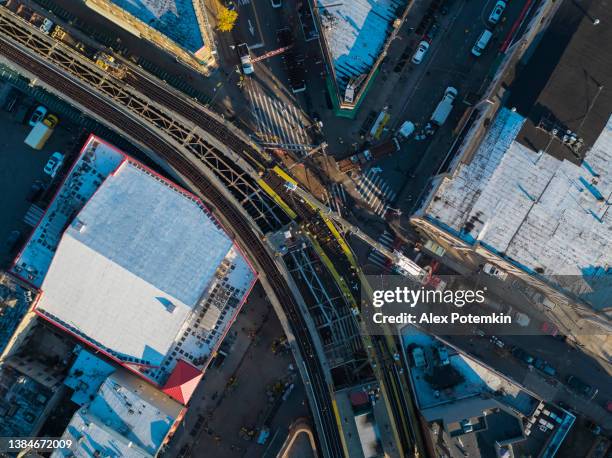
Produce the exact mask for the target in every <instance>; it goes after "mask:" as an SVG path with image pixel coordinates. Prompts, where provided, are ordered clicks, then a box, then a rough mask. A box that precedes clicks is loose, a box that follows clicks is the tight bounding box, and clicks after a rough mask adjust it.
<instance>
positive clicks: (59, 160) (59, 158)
mask: <svg viewBox="0 0 612 458" xmlns="http://www.w3.org/2000/svg"><path fill="white" fill-rule="evenodd" d="M63 163H64V155H63V154H62V153H57V152H55V153H53V154H52V155H51V157H50V158H49V160H48V161H47V164H46V165H45V169H44V171H45V173H46V174H47V175H49V176H50V177H51V178H55V175H56V174H57V171H58V170H59V169H60V167H61V166H62V164H63Z"/></svg>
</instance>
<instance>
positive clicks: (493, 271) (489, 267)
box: [482, 263, 508, 280]
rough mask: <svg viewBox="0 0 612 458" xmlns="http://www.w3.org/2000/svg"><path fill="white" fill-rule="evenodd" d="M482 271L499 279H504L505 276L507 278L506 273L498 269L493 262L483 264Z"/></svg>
mask: <svg viewBox="0 0 612 458" xmlns="http://www.w3.org/2000/svg"><path fill="white" fill-rule="evenodd" d="M482 271H483V272H484V273H485V274H487V275H491V276H492V277H497V278H499V279H500V280H505V279H506V278H508V274H507V273H506V272H504V271H503V270H500V269H498V268H497V267H495V266H494V265H493V264H489V263H487V264H485V265H484V266H483V267H482Z"/></svg>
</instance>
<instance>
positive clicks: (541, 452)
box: [402, 327, 575, 457]
mask: <svg viewBox="0 0 612 458" xmlns="http://www.w3.org/2000/svg"><path fill="white" fill-rule="evenodd" d="M408 329H409V330H408ZM405 331H406V332H404V333H403V335H402V340H403V344H404V347H405V348H406V357H407V360H408V364H409V366H410V371H409V376H410V380H411V385H412V390H413V393H414V397H415V401H416V407H417V408H418V410H419V412H420V414H421V416H422V419H423V420H424V421H425V422H427V424H428V428H427V429H428V430H429V431H430V432H431V433H432V438H431V440H430V442H431V446H432V447H433V448H435V449H436V452H437V453H436V456H437V455H438V454H441V453H440V452H439V451H438V450H437V448H438V447H440V444H445V445H446V446H447V447H451V446H452V448H455V447H457V448H459V449H464V450H465V452H467V453H469V455H470V456H475V457H479V456H482V457H489V456H500V455H496V447H500V446H501V447H502V449H507V450H509V451H510V452H512V451H514V453H516V454H517V456H554V455H555V453H556V452H557V450H558V449H559V446H560V445H561V443H562V442H563V440H564V439H565V437H566V436H567V433H568V431H569V429H570V428H571V427H572V425H573V423H574V421H575V417H574V416H573V415H572V414H570V413H568V412H565V411H564V410H562V409H559V408H556V407H555V406H553V405H551V404H546V403H545V402H543V401H542V400H540V399H538V398H536V397H535V396H533V395H532V394H530V393H528V392H527V391H526V390H525V389H523V387H521V386H519V385H517V384H516V383H514V382H512V381H511V380H509V379H507V378H505V377H502V376H501V375H500V374H498V373H497V372H494V371H493V370H492V369H491V368H489V367H487V366H484V365H483V364H481V363H479V362H478V361H476V360H475V359H473V358H472V357H470V356H468V355H465V354H463V353H460V352H458V351H456V350H455V349H454V348H450V347H448V346H445V345H444V344H443V343H442V342H441V341H439V340H438V339H437V338H435V337H434V336H430V335H428V334H424V333H421V332H419V331H417V330H416V329H415V328H413V327H409V328H407V329H406V330H405ZM416 349H419V350H420V354H421V355H423V358H424V360H423V361H416V360H415V358H414V357H413V354H414V353H415V350H416ZM441 349H444V350H446V352H447V354H448V359H446V360H445V362H444V363H442V362H441V361H440V359H439V356H437V354H439V351H440V350H441ZM543 424H546V425H547V426H546V427H542V428H540V426H541V425H543ZM440 450H444V447H440ZM453 456H454V455H453Z"/></svg>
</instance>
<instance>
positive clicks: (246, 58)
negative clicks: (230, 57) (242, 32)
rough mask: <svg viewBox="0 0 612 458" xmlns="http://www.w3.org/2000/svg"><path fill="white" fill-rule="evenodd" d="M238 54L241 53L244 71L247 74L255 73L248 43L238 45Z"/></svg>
mask: <svg viewBox="0 0 612 458" xmlns="http://www.w3.org/2000/svg"><path fill="white" fill-rule="evenodd" d="M238 54H239V55H240V63H241V64H242V71H243V72H244V74H245V75H252V74H253V73H255V68H254V67H253V61H252V60H251V53H250V52H249V48H248V46H247V45H246V43H242V44H239V45H238Z"/></svg>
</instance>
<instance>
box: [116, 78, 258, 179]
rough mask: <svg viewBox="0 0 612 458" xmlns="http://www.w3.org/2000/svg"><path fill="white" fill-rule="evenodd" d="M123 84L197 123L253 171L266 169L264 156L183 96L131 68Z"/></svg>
mask: <svg viewBox="0 0 612 458" xmlns="http://www.w3.org/2000/svg"><path fill="white" fill-rule="evenodd" d="M123 81H124V82H125V83H127V84H129V85H130V86H132V87H133V88H134V89H137V90H138V91H140V92H142V93H143V94H147V96H148V97H150V98H151V99H152V100H153V101H155V102H157V103H159V104H160V105H163V106H165V107H168V108H170V109H172V110H173V111H175V112H176V113H178V114H180V115H181V116H183V117H184V118H185V119H189V120H191V121H194V122H195V123H197V125H198V126H200V127H202V128H203V129H205V130H206V131H207V132H208V133H209V134H211V135H212V136H213V137H215V138H216V139H217V140H219V141H220V142H221V143H223V144H224V145H226V146H228V147H229V148H230V149H231V150H233V151H236V152H237V153H239V154H241V155H242V156H243V157H244V158H245V159H246V160H247V162H249V164H250V165H251V166H252V167H253V168H254V169H256V170H263V168H264V165H265V164H262V163H261V159H260V157H261V155H260V153H259V152H258V151H257V150H256V149H255V148H253V147H252V146H251V145H249V144H248V143H247V142H245V141H244V140H242V139H241V138H240V137H239V136H237V135H235V134H233V133H231V132H230V131H229V128H228V127H227V126H225V125H224V124H223V123H222V122H221V121H219V120H218V119H216V118H215V117H214V116H211V115H210V114H208V113H207V112H206V111H205V110H203V109H201V108H199V107H197V106H195V105H194V104H192V103H191V102H190V101H188V100H185V96H184V95H183V94H180V93H178V91H175V90H173V89H172V88H166V87H163V88H160V86H159V85H158V84H157V83H156V82H155V81H152V80H151V79H150V78H148V77H147V76H146V75H143V74H141V73H137V72H136V70H135V69H132V68H130V71H128V73H127V75H126V76H125V78H124V79H123ZM264 160H265V159H264Z"/></svg>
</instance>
